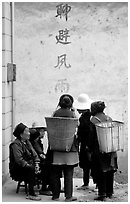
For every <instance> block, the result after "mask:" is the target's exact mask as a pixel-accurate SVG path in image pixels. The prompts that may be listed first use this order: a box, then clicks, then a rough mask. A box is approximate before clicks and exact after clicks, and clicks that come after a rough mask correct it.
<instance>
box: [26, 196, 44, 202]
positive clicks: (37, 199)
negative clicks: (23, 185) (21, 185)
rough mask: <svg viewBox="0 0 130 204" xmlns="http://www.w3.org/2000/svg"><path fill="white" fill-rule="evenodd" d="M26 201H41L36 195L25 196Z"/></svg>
mask: <svg viewBox="0 0 130 204" xmlns="http://www.w3.org/2000/svg"><path fill="white" fill-rule="evenodd" d="M26 199H29V200H36V201H39V200H41V197H39V196H37V195H27V196H26Z"/></svg>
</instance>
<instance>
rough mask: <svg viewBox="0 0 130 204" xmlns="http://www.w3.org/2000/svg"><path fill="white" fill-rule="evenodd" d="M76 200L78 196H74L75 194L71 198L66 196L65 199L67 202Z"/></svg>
mask: <svg viewBox="0 0 130 204" xmlns="http://www.w3.org/2000/svg"><path fill="white" fill-rule="evenodd" d="M76 200H77V198H76V197H74V196H72V197H70V198H66V199H65V202H71V201H76Z"/></svg>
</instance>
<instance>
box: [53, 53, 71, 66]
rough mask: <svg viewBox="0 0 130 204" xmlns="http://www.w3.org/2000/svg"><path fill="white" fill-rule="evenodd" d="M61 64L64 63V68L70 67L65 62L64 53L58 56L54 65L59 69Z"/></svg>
mask: <svg viewBox="0 0 130 204" xmlns="http://www.w3.org/2000/svg"><path fill="white" fill-rule="evenodd" d="M62 65H64V66H65V67H66V68H70V67H71V65H70V64H68V65H67V63H66V54H63V55H60V56H58V63H57V65H56V66H54V67H55V68H59V69H60V68H61V66H62Z"/></svg>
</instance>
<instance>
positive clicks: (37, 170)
mask: <svg viewBox="0 0 130 204" xmlns="http://www.w3.org/2000/svg"><path fill="white" fill-rule="evenodd" d="M38 173H40V167H39V164H38V163H36V164H35V174H38Z"/></svg>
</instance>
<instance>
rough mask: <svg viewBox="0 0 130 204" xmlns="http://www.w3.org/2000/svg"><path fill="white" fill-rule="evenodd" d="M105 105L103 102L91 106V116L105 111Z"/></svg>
mask: <svg viewBox="0 0 130 204" xmlns="http://www.w3.org/2000/svg"><path fill="white" fill-rule="evenodd" d="M105 107H106V106H105V103H104V102H103V101H96V102H93V103H92V104H91V114H92V115H93V116H94V115H96V114H97V113H101V112H103V111H104V109H105Z"/></svg>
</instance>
